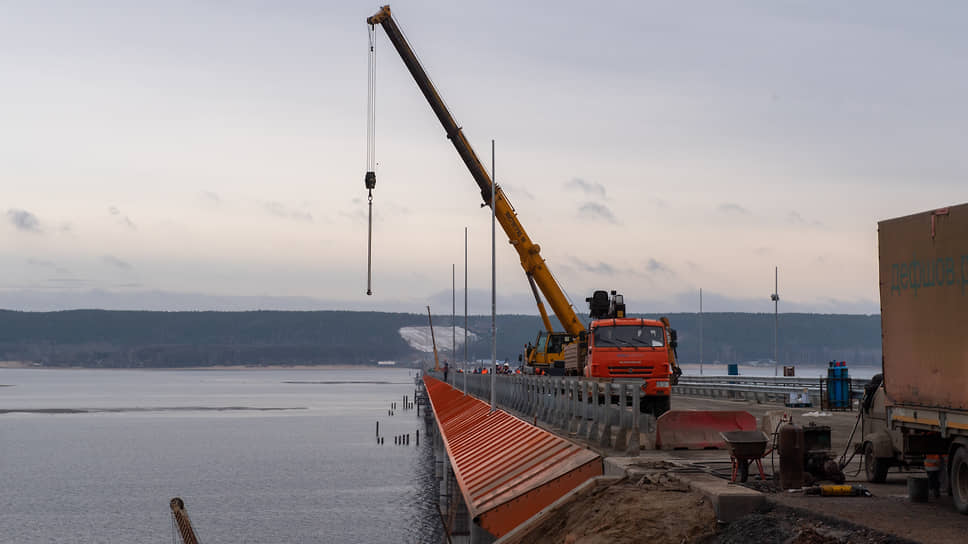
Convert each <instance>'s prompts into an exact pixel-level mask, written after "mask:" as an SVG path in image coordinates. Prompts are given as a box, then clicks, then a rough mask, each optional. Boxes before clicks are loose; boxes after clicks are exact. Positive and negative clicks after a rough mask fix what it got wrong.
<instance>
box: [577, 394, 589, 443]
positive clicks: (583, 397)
mask: <svg viewBox="0 0 968 544" xmlns="http://www.w3.org/2000/svg"><path fill="white" fill-rule="evenodd" d="M578 396H579V397H580V398H579V399H578V402H579V403H580V404H581V406H580V407H579V409H580V411H579V415H580V417H581V420H580V421H579V422H578V436H588V383H587V382H585V381H579V382H578Z"/></svg>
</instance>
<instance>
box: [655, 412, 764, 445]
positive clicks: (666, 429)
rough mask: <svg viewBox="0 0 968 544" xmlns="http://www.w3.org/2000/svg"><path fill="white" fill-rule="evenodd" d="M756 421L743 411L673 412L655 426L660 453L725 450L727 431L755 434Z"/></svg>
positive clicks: (659, 420)
mask: <svg viewBox="0 0 968 544" xmlns="http://www.w3.org/2000/svg"><path fill="white" fill-rule="evenodd" d="M755 430H756V418H755V417H753V415H752V414H750V413H749V412H743V411H740V410H670V411H668V412H666V413H664V414H662V415H661V416H659V419H657V420H656V422H655V447H656V449H666V450H676V449H690V450H701V449H706V448H721V449H722V448H725V447H726V441H725V440H723V437H722V435H720V434H719V433H721V432H724V431H755Z"/></svg>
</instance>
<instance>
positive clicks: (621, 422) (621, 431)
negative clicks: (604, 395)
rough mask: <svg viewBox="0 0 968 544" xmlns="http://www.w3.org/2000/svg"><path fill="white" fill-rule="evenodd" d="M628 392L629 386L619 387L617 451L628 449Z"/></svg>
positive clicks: (621, 385) (620, 385) (616, 433)
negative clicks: (626, 406)
mask: <svg viewBox="0 0 968 544" xmlns="http://www.w3.org/2000/svg"><path fill="white" fill-rule="evenodd" d="M627 390H628V384H624V383H622V384H619V385H618V430H617V431H616V432H615V449H617V450H620V451H624V450H625V448H627V447H628V438H629V430H628V427H626V426H625V421H626V419H628V418H626V417H625V415H626V412H627V410H626V408H625V401H626V400H627V399H628V396H627V394H626V392H627Z"/></svg>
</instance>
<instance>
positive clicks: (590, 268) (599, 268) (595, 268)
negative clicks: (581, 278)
mask: <svg viewBox="0 0 968 544" xmlns="http://www.w3.org/2000/svg"><path fill="white" fill-rule="evenodd" d="M570 261H571V263H572V264H573V265H574V267H575V268H576V269H578V270H580V271H582V272H592V273H595V274H607V275H609V276H612V275H615V272H616V270H615V267H614V266H612V265H610V264H608V263H606V262H603V261H598V262H597V263H591V262H588V261H585V260H583V259H579V258H578V257H571V258H570Z"/></svg>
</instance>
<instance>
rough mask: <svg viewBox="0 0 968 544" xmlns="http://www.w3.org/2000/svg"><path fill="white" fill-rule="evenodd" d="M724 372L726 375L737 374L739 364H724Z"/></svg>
mask: <svg viewBox="0 0 968 544" xmlns="http://www.w3.org/2000/svg"><path fill="white" fill-rule="evenodd" d="M726 374H727V375H728V376H739V364H737V363H729V364H728V365H726Z"/></svg>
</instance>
